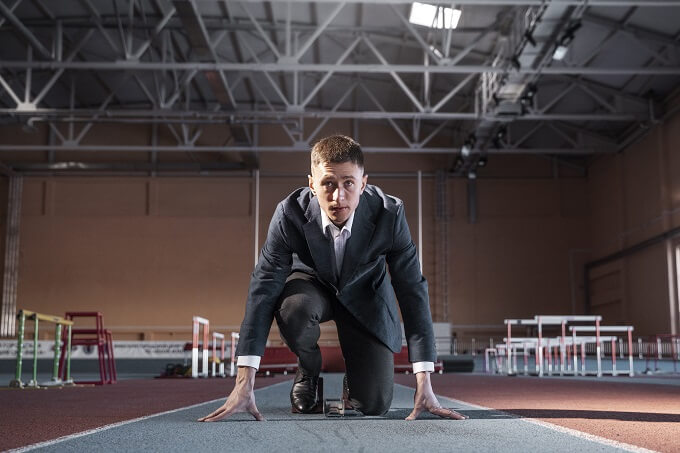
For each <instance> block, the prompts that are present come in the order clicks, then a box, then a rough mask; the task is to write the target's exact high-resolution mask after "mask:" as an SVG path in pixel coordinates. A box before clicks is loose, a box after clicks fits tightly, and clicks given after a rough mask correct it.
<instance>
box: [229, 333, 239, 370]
mask: <svg viewBox="0 0 680 453" xmlns="http://www.w3.org/2000/svg"><path fill="white" fill-rule="evenodd" d="M237 344H238V332H232V333H231V343H229V355H230V356H231V366H230V367H229V376H230V377H234V376H236V345H237Z"/></svg>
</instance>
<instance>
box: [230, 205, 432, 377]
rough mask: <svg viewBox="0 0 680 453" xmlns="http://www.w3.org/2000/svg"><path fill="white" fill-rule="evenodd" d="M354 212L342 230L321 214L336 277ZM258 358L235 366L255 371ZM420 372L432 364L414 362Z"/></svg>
mask: <svg viewBox="0 0 680 453" xmlns="http://www.w3.org/2000/svg"><path fill="white" fill-rule="evenodd" d="M355 212H356V211H355ZM355 212H353V213H352V215H350V216H349V219H347V222H345V224H344V225H343V227H342V228H338V227H337V226H336V225H335V224H334V223H333V222H331V219H329V218H328V216H327V215H326V213H325V212H323V211H322V212H321V226H322V227H323V231H324V234H325V235H326V236H327V237H328V238H329V239H332V240H333V249H334V251H335V269H336V271H335V272H336V277H340V271H341V270H342V261H343V259H344V257H345V245H346V244H347V240H348V239H349V238H350V236H352V225H353V224H354V214H355ZM260 358H261V357H260V356H257V355H242V356H239V357H238V361H237V362H236V364H237V366H248V367H251V368H255V369H256V370H257V369H259V368H260ZM422 371H429V372H432V371H434V362H414V363H413V373H414V374H415V373H420V372H422Z"/></svg>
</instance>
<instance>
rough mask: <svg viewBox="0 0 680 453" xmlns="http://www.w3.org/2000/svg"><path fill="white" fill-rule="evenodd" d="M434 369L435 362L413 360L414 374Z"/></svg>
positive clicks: (430, 371)
mask: <svg viewBox="0 0 680 453" xmlns="http://www.w3.org/2000/svg"><path fill="white" fill-rule="evenodd" d="M433 371H434V362H413V374H418V373H423V372H429V373H432V372H433Z"/></svg>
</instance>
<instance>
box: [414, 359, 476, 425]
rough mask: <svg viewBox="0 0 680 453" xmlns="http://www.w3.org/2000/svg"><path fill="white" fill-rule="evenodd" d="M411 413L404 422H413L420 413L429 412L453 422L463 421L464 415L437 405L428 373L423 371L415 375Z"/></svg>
mask: <svg viewBox="0 0 680 453" xmlns="http://www.w3.org/2000/svg"><path fill="white" fill-rule="evenodd" d="M413 403H414V407H413V411H412V412H411V414H410V415H409V416H408V417H406V420H415V419H416V418H418V415H420V414H421V413H422V412H425V411H427V412H431V413H433V414H435V415H439V416H440V417H442V418H452V419H454V420H465V419H466V418H468V417H466V416H465V415H462V414H459V413H458V412H456V411H452V410H451V409H446V408H444V407H442V406H441V404H439V401H437V397H436V396H434V392H433V391H432V383H431V382H430V373H428V372H427V371H423V372H421V373H416V394H415V396H414V397H413Z"/></svg>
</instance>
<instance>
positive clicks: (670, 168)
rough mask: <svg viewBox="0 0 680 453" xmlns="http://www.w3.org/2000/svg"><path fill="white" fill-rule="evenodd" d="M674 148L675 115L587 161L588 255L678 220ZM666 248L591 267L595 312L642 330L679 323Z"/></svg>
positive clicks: (679, 164)
mask: <svg viewBox="0 0 680 453" xmlns="http://www.w3.org/2000/svg"><path fill="white" fill-rule="evenodd" d="M679 146H680V115H675V116H674V117H671V118H669V119H668V120H666V121H665V122H663V123H662V124H659V125H657V126H656V127H655V128H653V129H652V130H651V131H650V133H649V134H647V135H646V136H645V137H644V138H642V139H641V140H639V141H637V142H636V143H634V144H632V145H631V146H629V147H628V148H627V149H626V150H624V151H623V152H622V153H619V154H617V155H613V156H606V157H603V158H600V159H598V160H597V161H596V162H595V163H594V164H593V165H591V167H590V169H589V176H588V190H589V192H590V194H591V196H590V197H589V202H590V216H591V218H592V222H591V232H590V237H591V248H592V255H591V258H592V259H600V258H603V257H606V256H608V255H611V254H613V253H615V252H619V251H622V250H626V249H627V248H629V247H631V246H634V245H637V244H640V243H642V242H644V241H646V240H649V239H651V238H654V237H657V236H659V235H661V234H663V233H666V232H669V231H670V230H672V229H673V228H677V227H679V226H680V152H679V150H678V147H679ZM667 246H668V247H669V248H671V249H672V247H673V246H674V243H673V241H672V240H671V239H669V240H668V241H666V242H660V243H657V244H655V245H652V246H650V247H647V248H645V249H643V250H641V251H638V252H635V253H632V254H630V255H628V256H626V257H623V258H621V259H619V260H616V261H613V262H609V263H606V264H605V265H602V266H599V267H598V268H595V269H593V270H592V272H591V273H590V285H591V291H590V294H591V298H592V311H593V312H595V313H606V314H607V318H606V319H607V320H610V321H614V322H617V323H632V324H633V325H635V327H636V332H637V333H638V334H642V335H646V334H655V333H670V332H671V330H672V328H673V324H675V326H676V327H675V328H676V329H677V325H678V307H677V305H676V306H675V307H674V308H671V300H672V299H671V297H672V296H671V295H669V291H670V290H669V283H670V284H672V285H675V284H676V283H675V282H674V281H673V280H674V277H675V276H674V275H673V274H674V272H675V271H674V268H673V260H672V259H671V260H670V269H669V260H668V254H667ZM671 258H672V254H671ZM673 318H675V320H674V321H673ZM676 333H677V331H676Z"/></svg>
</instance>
